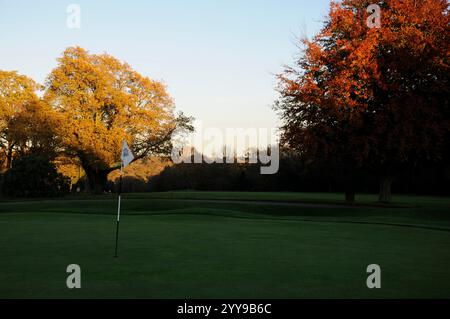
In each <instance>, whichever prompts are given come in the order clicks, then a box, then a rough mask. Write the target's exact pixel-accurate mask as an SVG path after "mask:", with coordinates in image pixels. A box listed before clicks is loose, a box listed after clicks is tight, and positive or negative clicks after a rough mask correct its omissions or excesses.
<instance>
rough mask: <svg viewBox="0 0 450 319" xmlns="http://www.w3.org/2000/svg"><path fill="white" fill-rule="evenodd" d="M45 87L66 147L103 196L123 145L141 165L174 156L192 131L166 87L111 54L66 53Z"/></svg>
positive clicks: (76, 50)
mask: <svg viewBox="0 0 450 319" xmlns="http://www.w3.org/2000/svg"><path fill="white" fill-rule="evenodd" d="M58 62H59V63H58V65H57V67H56V68H55V69H54V70H53V71H52V72H51V74H50V75H49V77H48V78H47V81H46V83H45V94H44V100H45V101H46V103H48V104H49V105H50V106H51V107H52V108H53V110H55V111H56V112H58V113H60V114H61V115H62V117H63V123H62V124H61V125H60V127H59V134H58V135H59V136H60V138H61V140H62V144H61V145H62V147H63V149H64V152H65V154H66V155H67V156H73V157H77V158H78V159H79V160H80V163H81V165H82V167H83V169H84V171H85V172H86V175H87V177H88V180H89V185H90V187H91V190H93V191H96V192H99V191H102V190H103V189H104V187H105V185H106V182H107V176H108V174H109V173H110V172H112V171H114V170H116V169H118V168H120V166H119V165H118V162H119V160H120V148H121V142H122V140H124V139H125V140H126V141H127V142H128V144H129V145H130V146H131V147H132V149H133V152H134V155H135V160H138V159H142V158H146V157H148V156H150V155H159V154H161V155H162V154H164V155H166V154H168V153H169V152H170V150H171V135H172V133H173V132H174V131H175V130H176V129H180V128H184V129H187V130H192V125H191V119H190V118H187V117H186V116H184V115H183V114H182V113H181V114H179V115H178V116H176V115H175V114H174V103H173V100H172V98H171V97H170V96H169V94H168V93H167V90H166V88H165V86H164V85H163V84H162V83H161V82H158V81H154V80H151V79H149V78H148V77H144V76H142V75H140V74H139V73H138V72H136V71H135V70H133V69H132V68H131V67H130V66H129V65H128V64H127V63H123V62H121V61H119V60H117V59H115V58H114V57H112V56H110V55H108V54H99V55H97V54H90V53H89V52H88V51H86V50H84V49H83V48H80V47H71V48H68V49H66V50H65V52H64V53H63V55H62V56H61V57H60V58H59V59H58Z"/></svg>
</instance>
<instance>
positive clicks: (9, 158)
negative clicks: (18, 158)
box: [6, 143, 13, 169]
mask: <svg viewBox="0 0 450 319" xmlns="http://www.w3.org/2000/svg"><path fill="white" fill-rule="evenodd" d="M12 155H13V146H12V145H11V144H10V143H8V149H7V151H6V169H10V168H11V167H12Z"/></svg>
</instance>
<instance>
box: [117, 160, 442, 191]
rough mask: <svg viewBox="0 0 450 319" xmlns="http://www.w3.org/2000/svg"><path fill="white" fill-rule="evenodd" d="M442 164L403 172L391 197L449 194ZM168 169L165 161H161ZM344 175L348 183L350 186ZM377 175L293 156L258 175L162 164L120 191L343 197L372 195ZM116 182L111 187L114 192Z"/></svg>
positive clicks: (242, 168) (250, 168) (240, 167)
mask: <svg viewBox="0 0 450 319" xmlns="http://www.w3.org/2000/svg"><path fill="white" fill-rule="evenodd" d="M448 163H449V162H446V161H442V162H439V163H435V164H430V165H429V166H426V167H412V166H411V167H405V168H404V169H403V170H401V171H399V172H398V175H396V177H395V179H394V181H393V191H394V192H395V193H407V194H423V195H450V165H449V164H448ZM166 164H167V162H166ZM349 175H350V176H351V177H350V178H351V181H349ZM378 180H379V179H378V176H377V175H376V174H375V173H374V172H370V171H366V170H363V169H354V170H353V173H352V174H349V173H348V172H347V171H345V169H344V167H342V166H341V165H338V164H336V163H332V162H323V163H320V164H311V163H307V162H305V161H303V160H302V159H301V158H300V157H299V156H297V155H295V154H294V153H292V152H282V153H281V157H280V170H279V172H278V173H277V174H274V175H261V173H260V164H249V163H245V164H237V163H234V164H219V163H214V164H207V163H203V164H187V163H182V164H177V165H165V168H164V169H163V170H162V171H161V172H160V173H159V174H156V175H154V176H152V177H149V178H144V177H142V176H141V177H139V176H136V175H126V176H125V177H124V179H123V191H124V192H164V191H176V190H180V191H181V190H195V191H255V192H264V191H273V192H276V191H291V192H345V190H346V188H347V187H348V184H349V182H350V183H351V184H352V185H353V187H354V191H355V192H356V193H377V192H378V190H379V188H378ZM117 187H118V179H115V180H113V181H111V182H110V189H111V191H115V190H117Z"/></svg>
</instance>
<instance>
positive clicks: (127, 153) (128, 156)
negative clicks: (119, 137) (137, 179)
mask: <svg viewBox="0 0 450 319" xmlns="http://www.w3.org/2000/svg"><path fill="white" fill-rule="evenodd" d="M120 158H121V159H122V163H123V167H127V166H128V165H130V163H131V161H133V159H134V156H133V153H132V152H131V150H130V148H129V147H128V144H127V141H125V140H123V142H122V155H121V156H120Z"/></svg>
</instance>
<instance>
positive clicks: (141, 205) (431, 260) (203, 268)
mask: <svg viewBox="0 0 450 319" xmlns="http://www.w3.org/2000/svg"><path fill="white" fill-rule="evenodd" d="M127 196H128V197H127ZM162 197H166V196H162ZM196 197H197V199H198V196H196ZM269 197H270V196H269ZM218 198H219V199H221V198H223V196H218ZM262 198H263V196H262ZM270 198H271V199H272V200H274V198H272V197H270ZM206 199H208V200H210V199H214V198H211V196H210V195H208V196H207V198H206ZM228 199H229V198H228ZM238 199H242V198H238ZM247 199H249V198H247ZM250 199H251V198H250ZM258 200H259V201H258V202H251V201H250V202H246V203H244V202H230V203H226V202H225V201H220V202H213V201H202V200H197V201H194V200H187V199H158V198H155V196H154V195H153V196H146V195H142V196H140V195H135V194H133V195H126V196H125V198H124V202H123V217H122V220H121V226H120V227H121V228H120V242H119V258H114V257H113V255H114V239H115V217H114V215H115V207H116V206H115V205H116V201H115V199H114V198H111V197H105V198H95V199H85V200H78V199H59V200H46V201H22V202H19V201H4V202H1V203H0V254H1V257H0V298H444V297H445V298H450V249H449V248H450V211H449V209H448V207H447V206H446V204H445V205H436V206H435V207H434V206H432V205H431V206H427V207H425V206H420V205H413V206H411V207H400V208H396V207H354V208H353V207H346V206H339V205H335V206H331V205H330V206H329V207H322V206H319V207H313V206H302V205H298V204H295V203H292V205H290V204H287V205H286V203H284V205H283V203H281V202H279V203H278V202H272V203H264V202H261V201H260V200H261V198H258ZM441 202H442V201H441ZM441 202H440V203H441ZM447 203H448V202H447ZM69 264H78V265H79V266H80V267H81V285H82V287H81V289H72V290H71V289H68V288H67V286H66V278H67V276H68V275H69V274H68V273H66V267H67V266H68V265H69ZM370 264H378V265H380V267H381V282H382V287H381V289H373V290H371V289H368V288H367V285H366V279H367V277H368V276H369V274H368V273H367V272H366V268H367V266H368V265H370Z"/></svg>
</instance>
